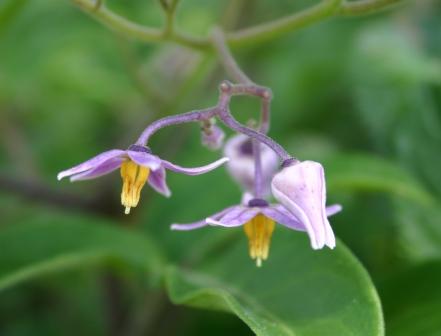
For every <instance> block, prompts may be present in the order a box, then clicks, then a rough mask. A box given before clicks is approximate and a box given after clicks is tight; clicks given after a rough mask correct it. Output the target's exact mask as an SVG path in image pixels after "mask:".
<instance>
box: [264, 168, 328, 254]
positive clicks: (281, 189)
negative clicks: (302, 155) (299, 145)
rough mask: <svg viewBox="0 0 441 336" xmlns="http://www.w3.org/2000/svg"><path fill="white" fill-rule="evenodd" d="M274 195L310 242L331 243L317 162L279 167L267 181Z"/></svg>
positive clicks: (317, 245) (319, 245) (322, 176)
mask: <svg viewBox="0 0 441 336" xmlns="http://www.w3.org/2000/svg"><path fill="white" fill-rule="evenodd" d="M271 187H272V192H273V195H274V197H275V198H276V199H277V201H279V202H280V203H281V204H283V206H284V207H285V208H286V209H288V210H289V211H290V212H291V213H292V214H294V215H295V217H296V218H298V220H299V222H300V223H301V225H302V227H304V228H305V229H306V231H307V232H308V235H309V238H310V240H311V245H312V247H313V248H314V249H320V248H322V247H323V246H324V245H327V246H328V247H330V248H334V247H335V236H334V233H333V232H332V228H331V225H330V224H329V221H328V218H327V208H326V185H325V174H324V170H323V167H322V165H321V164H320V163H317V162H313V161H303V162H301V163H297V164H293V165H290V166H287V167H285V168H283V169H282V170H281V171H280V172H279V173H277V174H276V175H275V176H274V178H273V180H272V183H271Z"/></svg>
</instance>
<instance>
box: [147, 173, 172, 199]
mask: <svg viewBox="0 0 441 336" xmlns="http://www.w3.org/2000/svg"><path fill="white" fill-rule="evenodd" d="M165 177H166V176H165V169H164V167H160V168H159V169H158V170H152V171H151V172H150V176H149V178H148V180H147V181H148V183H149V184H150V186H151V187H152V188H153V189H155V190H156V191H157V192H158V193H160V194H162V195H164V196H165V197H170V196H171V191H170V189H169V188H168V186H167V182H166V180H165Z"/></svg>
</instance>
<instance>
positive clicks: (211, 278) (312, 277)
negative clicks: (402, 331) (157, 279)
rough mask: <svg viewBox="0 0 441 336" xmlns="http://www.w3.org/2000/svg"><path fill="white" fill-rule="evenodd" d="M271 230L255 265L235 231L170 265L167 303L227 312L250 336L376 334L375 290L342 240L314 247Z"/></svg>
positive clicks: (378, 331) (295, 234)
mask: <svg viewBox="0 0 441 336" xmlns="http://www.w3.org/2000/svg"><path fill="white" fill-rule="evenodd" d="M210 229H211V230H215V229H213V228H210ZM277 231H278V232H277ZM277 231H276V232H275V235H274V238H273V243H272V251H271V253H270V257H269V260H267V261H266V262H265V263H264V265H263V266H262V267H261V268H257V267H256V266H255V264H254V262H252V261H251V259H249V257H248V253H247V243H246V240H245V237H244V236H243V237H242V239H240V241H237V239H233V240H231V239H232V238H238V236H237V235H234V236H230V237H229V239H230V240H229V241H227V242H224V243H225V244H224V249H223V252H222V253H218V254H215V256H214V257H212V258H208V259H207V260H205V261H200V262H199V263H197V265H194V266H192V268H191V269H188V268H175V267H172V268H170V269H169V270H168V275H167V277H166V280H167V281H166V283H167V288H168V291H169V294H170V297H171V300H172V301H173V302H175V303H177V304H186V305H189V306H194V307H200V308H206V309H216V310H222V311H227V312H231V313H233V314H235V315H236V316H237V317H239V318H240V319H241V320H243V321H244V322H245V323H246V324H247V325H248V326H249V327H250V328H251V329H252V330H253V331H254V332H255V333H256V334H257V335H264V336H270V335H277V336H281V335H370V336H372V335H383V319H382V312H381V306H380V302H379V299H378V296H377V293H376V291H375V288H374V286H373V284H372V282H371V280H370V278H369V276H368V274H367V273H366V271H365V270H364V269H363V267H362V266H361V265H360V263H359V262H358V261H357V260H356V259H355V258H354V257H353V256H352V254H351V253H350V252H349V251H348V250H347V249H346V247H345V246H344V245H343V244H342V243H340V242H339V243H338V246H337V248H336V249H335V250H333V251H331V250H320V251H313V250H312V249H311V248H310V246H309V243H308V242H307V237H306V235H304V234H303V233H298V232H292V231H288V230H287V229H280V230H277Z"/></svg>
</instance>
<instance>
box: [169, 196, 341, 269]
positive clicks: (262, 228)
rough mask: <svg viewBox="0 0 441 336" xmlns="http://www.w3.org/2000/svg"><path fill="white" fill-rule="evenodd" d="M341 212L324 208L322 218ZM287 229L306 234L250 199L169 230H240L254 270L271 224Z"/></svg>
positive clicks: (282, 211)
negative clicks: (220, 228) (246, 239)
mask: <svg viewBox="0 0 441 336" xmlns="http://www.w3.org/2000/svg"><path fill="white" fill-rule="evenodd" d="M340 210H341V206H340V205H338V204H336V205H332V206H330V207H328V208H326V215H327V216H332V215H334V214H336V213H337V212H339V211H340ZM276 222H277V223H279V224H281V225H283V226H286V227H287V228H290V229H293V230H297V231H306V228H305V226H304V225H303V223H302V221H300V220H299V219H297V217H296V216H295V215H294V214H293V213H291V212H290V211H289V210H288V209H287V208H285V207H284V206H283V205H281V204H268V202H266V201H265V200H263V199H251V200H250V201H248V204H246V205H234V206H231V207H228V208H226V209H224V210H222V211H220V212H218V213H216V214H214V215H212V216H210V217H208V218H206V219H204V220H201V221H198V222H194V223H189V224H173V225H172V226H171V229H172V230H181V231H187V230H194V229H199V228H202V227H204V226H207V225H215V226H216V225H217V226H223V227H228V228H231V227H238V226H243V227H244V231H245V234H246V236H247V237H248V242H249V254H250V257H251V258H252V259H255V260H256V264H257V266H258V267H260V266H261V265H262V261H263V260H266V259H267V258H268V253H269V247H270V242H271V235H272V233H273V231H274V228H275V223H276Z"/></svg>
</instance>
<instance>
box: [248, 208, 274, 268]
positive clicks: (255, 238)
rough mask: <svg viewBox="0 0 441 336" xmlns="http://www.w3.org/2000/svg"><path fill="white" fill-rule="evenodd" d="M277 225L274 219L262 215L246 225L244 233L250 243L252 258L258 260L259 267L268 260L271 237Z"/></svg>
mask: <svg viewBox="0 0 441 336" xmlns="http://www.w3.org/2000/svg"><path fill="white" fill-rule="evenodd" d="M275 225H276V224H275V222H274V221H273V220H272V219H270V218H268V217H266V216H264V215H262V214H258V215H257V216H255V217H254V218H253V219H251V220H250V221H249V222H247V223H245V225H244V231H245V234H246V235H247V237H248V242H249V253H250V257H251V259H256V265H257V266H258V267H260V266H261V265H262V261H263V260H266V259H267V258H268V253H269V248H270V243H271V236H272V234H273V231H274V228H275Z"/></svg>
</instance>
